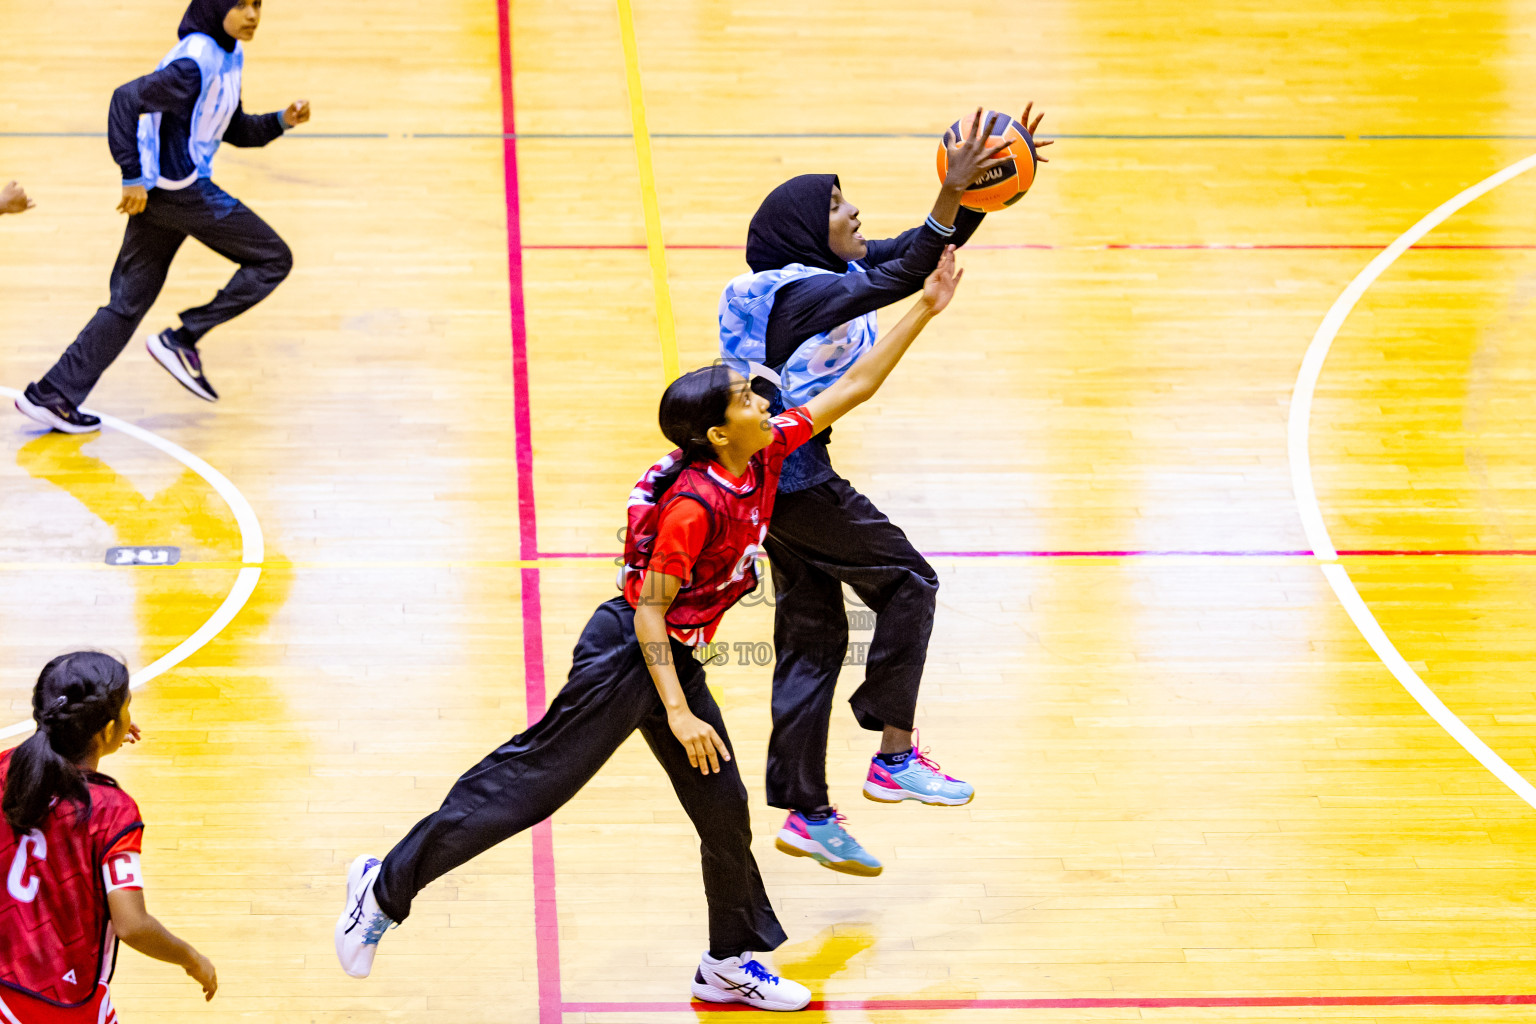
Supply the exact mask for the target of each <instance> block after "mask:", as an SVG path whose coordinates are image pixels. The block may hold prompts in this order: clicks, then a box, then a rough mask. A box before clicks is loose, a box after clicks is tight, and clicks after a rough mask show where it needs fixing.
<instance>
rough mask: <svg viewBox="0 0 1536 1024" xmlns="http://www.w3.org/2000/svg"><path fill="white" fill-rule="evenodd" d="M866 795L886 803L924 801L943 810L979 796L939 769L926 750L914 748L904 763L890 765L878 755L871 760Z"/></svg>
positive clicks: (866, 780) (867, 797) (969, 787)
mask: <svg viewBox="0 0 1536 1024" xmlns="http://www.w3.org/2000/svg"><path fill="white" fill-rule="evenodd" d="M864 796H865V798H866V799H869V800H874V801H877V802H879V803H882V804H895V803H900V802H901V801H903V800H920V801H922V802H923V803H925V804H936V805H938V806H941V807H959V806H960V805H962V804H968V803H970V802H971V800H972V799H973V798H974V797H975V796H976V787H975V786H973V785H971V784H970V783H969V782H961V781H960V780H959V779H956V778H951V777H950V776H948V775H945V774H944V773H943V772H942V771H940V770H939V766H938V764H937V763H935V762H934V761H932V760H930V759H929V757H928V754H927V752H926V751H920V750H918V749H917V747H916V746H915V745H914V746H913V747H912V750H911V751H910V752H909V753H908V754H906V756H905V757H904V758H903V759H902V761H901V763H900V764H895V765H892V764H887V763H885V762H884V761H883V760H881V756H880V755H879V754H876V755H875V756H874V757H872V758H870V759H869V775H868V776H867V777H866V778H865V779H864Z"/></svg>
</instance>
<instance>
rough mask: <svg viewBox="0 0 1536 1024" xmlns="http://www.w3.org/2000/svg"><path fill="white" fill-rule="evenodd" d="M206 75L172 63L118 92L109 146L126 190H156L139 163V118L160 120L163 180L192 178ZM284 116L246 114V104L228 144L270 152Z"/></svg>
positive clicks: (110, 114) (193, 64) (185, 61)
mask: <svg viewBox="0 0 1536 1024" xmlns="http://www.w3.org/2000/svg"><path fill="white" fill-rule="evenodd" d="M202 89H203V75H202V72H201V71H200V70H198V67H197V61H195V60H192V59H191V58H190V57H183V58H181V59H180V60H173V61H171V63H169V64H167V65H166V66H165V67H163V68H161V69H160V70H159V71H154V72H151V73H150V74H147V75H145V76H144V77H142V78H135V79H134V80H133V81H131V82H126V83H124V84H123V85H120V86H118V87H117V89H116V90H115V91H114V92H113V93H112V104H111V106H110V107H109V108H108V111H107V146H108V148H109V149H110V150H111V151H112V159H113V160H115V161H116V162H117V166H118V167H120V168H122V172H123V184H125V185H136V184H142V185H144V186H145V187H146V188H153V187H154V185H155V183H154V182H153V181H143V180H142V179H143V177H144V169H143V167H142V166H141V165H140V163H139V141H138V131H139V115H140V114H153V113H159V114H160V176H161V177H162V178H166V179H168V180H170V181H180V180H181V179H183V178H188V177H191V175H192V174H193V172H195V171H196V170H197V167H196V166H195V165H194V164H193V163H192V155H191V153H189V152H188V149H187V140H188V138H189V137H190V136H191V131H192V112H193V110H194V109H195V108H196V106H197V97H198V96H199V95H200V94H201V93H202ZM286 128H287V126H286V125H285V124H283V114H282V111H274V112H273V113H270V114H247V113H246V112H245V105H244V104H243V103H242V104H240V105H239V106H237V107H235V113H234V116H233V117H231V118H230V120H229V127H228V128H226V129H225V130H224V141H225V142H227V143H229V144H230V145H231V146H245V147H251V146H265V145H266V144H267V143H269V142H271V141H272V140H273V139H275V138H277V137H278V136H280V135H282V134H283V132H284V130H285V129H286Z"/></svg>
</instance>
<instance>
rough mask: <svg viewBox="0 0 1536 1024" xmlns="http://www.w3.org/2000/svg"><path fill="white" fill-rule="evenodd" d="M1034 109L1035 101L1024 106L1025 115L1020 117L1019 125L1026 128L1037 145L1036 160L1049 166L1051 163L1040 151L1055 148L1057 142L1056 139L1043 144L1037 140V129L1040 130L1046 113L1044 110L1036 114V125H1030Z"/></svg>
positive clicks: (1047, 140)
mask: <svg viewBox="0 0 1536 1024" xmlns="http://www.w3.org/2000/svg"><path fill="white" fill-rule="evenodd" d="M1034 109H1035V102H1034V100H1030V101H1029V102H1028V103H1026V104H1024V113H1022V114H1020V115H1019V124H1021V125H1023V126H1024V130H1025V131H1026V132H1028V133H1029V141H1030V142H1033V143H1034V144H1035V159H1036V160H1038V161H1040V162H1041V163H1043V164H1048V163H1050V161H1049V160H1047V159H1046V158H1045V157H1043V156H1041V155H1040V151H1041V150H1042V149H1044V148H1045V147H1046V146H1054V145H1056V140H1055V139H1046V140H1045V141H1044V142H1041V141H1040V140H1039V139H1037V138H1035V129H1037V128H1039V127H1040V122H1041V121H1043V120H1044V119H1045V111H1043V110H1042V111H1040V113H1038V114H1036V115H1035V123H1034V124H1030V123H1029V115H1030V112H1031V111H1033V110H1034Z"/></svg>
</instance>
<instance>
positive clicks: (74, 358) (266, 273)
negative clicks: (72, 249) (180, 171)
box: [38, 178, 293, 405]
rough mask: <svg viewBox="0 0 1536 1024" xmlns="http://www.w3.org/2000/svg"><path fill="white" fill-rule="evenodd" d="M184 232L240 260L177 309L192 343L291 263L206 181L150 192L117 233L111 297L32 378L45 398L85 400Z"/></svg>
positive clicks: (252, 218) (260, 223)
mask: <svg viewBox="0 0 1536 1024" xmlns="http://www.w3.org/2000/svg"><path fill="white" fill-rule="evenodd" d="M189 235H190V236H191V237H193V238H195V239H197V240H198V241H199V242H202V243H203V244H204V245H206V246H207V247H208V248H210V249H212V250H213V251H214V252H216V253H218V254H219V255H220V256H223V257H225V258H226V259H229V260H233V261H234V262H236V263H238V264H240V269H239V270H237V271H235V276H234V277H232V278H230V279H229V283H228V284H226V285H225V286H224V287H223V288H222V289H221V290H220V291H219V293H218V294H217V295H215V296H214V297H213V301H212V302H209V303H207V304H206V305H203V306H198V307H197V308H195V309H189V310H186V311H185V312H183V313H182V314H181V325H182V327H183V328H185V330H186V333H187V334H188V335H190V340H192V341H196V340H197V339H198V338H201V337H202V336H203V335H204V334H207V333H208V332H209V331H210V330H212V329H213V328H215V327H217V326H218V325H219V324H222V323H224V322H225V321H227V320H233V319H234V318H235V317H237V316H239V315H240V314H241V313H244V312H245V311H246V310H248V309H250V308H251V307H252V306H254V305H256V303H258V302H260V301H261V300H262V299H264V298H266V297H267V296H268V295H270V294H272V290H273V289H275V288H276V287H277V286H278V285H279V284H281V283H282V280H283V278H285V277H287V276H288V271H289V270H290V269H292V267H293V253H291V252H290V251H289V249H288V246H287V244H286V243H284V242H283V240H282V239H281V238H279V237H278V235H277V232H276V231H273V230H272V228H271V227H270V226H268V224H267V222H266V221H264V220H262V219H261V218H260V217H258V216H256V214H255V213H253V212H252V211H251V210H250V209H249V208H248V207H247V206H246V205H245V204H244V203H242V202H240V200H238V199H236V198H235V197H234V196H231V195H230V194H229V193H227V192H225V191H224V190H223V189H221V188H219V187H218V186H217V185H215V184H214V183H213V182H212V181H210V180H208V179H207V178H199V179H198V180H197V181H195V182H193V183H192V184H191V185H188V186H187V187H186V188H183V189H174V190H167V189H163V188H152V189H150V190H149V200H148V202H147V203H146V205H145V207H144V209H143V211H142V212H140V213H137V214H135V215H134V216H132V217H129V218H128V227H127V228H126V229H125V230H124V232H123V246H122V248H121V249H120V250H119V251H118V254H117V263H116V265H114V266H113V268H112V297H111V299H110V300H109V301H108V302H107V304H106V305H105V306H102V307H101V308H100V309H98V310H97V311H96V315H95V316H93V317H91V319H90V322H89V323H87V324H86V325H85V329H84V330H82V331H81V332H80V335H79V337H77V338H75V340H74V342H73V343H72V344H71V345H70V346H69V348H67V349H65V350H64V354H63V355H62V356H60V357H59V361H58V362H57V363H55V364H54V365H53V368H52V369H51V370H49V371H48V372H47V373H46V374H44V375H43V378H42V379H41V380H40V381H38V388H39V390H41V391H42V392H43V394H44V395H45V396H47V397H53V396H55V395H57V396H62V397H64V398H66V399H68V400H69V402H70V403H71V404H73V405H79V404H80V403H81V402H83V401H85V396H86V395H88V394H90V392H91V389H92V388H94V387H95V386H96V382H97V381H98V380H100V379H101V375H102V374H103V373H106V372H107V367H109V366H111V365H112V361H113V360H114V359H116V358H117V357H118V354H119V353H121V352H122V351H123V348H124V346H126V345H127V344H128V341H129V339H130V338H131V337H132V336H133V332H134V331H136V330H138V327H139V323H140V321H142V320H143V319H144V314H145V313H148V312H149V307H150V306H152V305H154V302H155V299H156V298H158V297H159V295H160V289H161V288H162V287H164V286H165V276H166V274H167V272H169V270H170V269H171V260H173V259H174V258H175V257H176V251H177V250H178V249H180V248H181V243H182V242H183V241H185V240H186V238H187V237H188V236H189Z"/></svg>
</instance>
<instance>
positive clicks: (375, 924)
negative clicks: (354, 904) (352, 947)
mask: <svg viewBox="0 0 1536 1024" xmlns="http://www.w3.org/2000/svg"><path fill="white" fill-rule="evenodd" d="M394 923H395V922H393V921H391V920H390V919H389V916H388V915H387V914H385V913H384V912H383V911H376V912H375V913H374V915H373V917H372V918H371V919H370V920H369V921H368V927H366V928H364V929H363V945H365V946H372V945H376V944H377V943H378V941H379V940H380V939H382V938H383V937H384V933H385V932H386V931H388V930H389V926H390V925H392V924H394Z"/></svg>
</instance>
